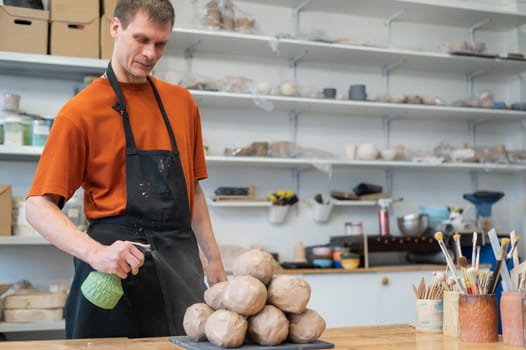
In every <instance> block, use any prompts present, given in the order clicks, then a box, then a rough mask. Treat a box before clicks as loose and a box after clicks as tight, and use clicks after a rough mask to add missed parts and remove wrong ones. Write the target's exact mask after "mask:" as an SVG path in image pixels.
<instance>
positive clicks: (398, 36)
mask: <svg viewBox="0 0 526 350" xmlns="http://www.w3.org/2000/svg"><path fill="white" fill-rule="evenodd" d="M173 2H174V4H175V6H176V11H177V18H176V26H177V27H181V28H189V27H192V26H193V23H194V7H195V6H196V4H203V3H204V2H202V1H201V2H193V1H186V0H175V1H173ZM237 6H238V10H239V11H243V12H245V13H247V14H249V15H254V16H256V19H257V30H258V34H262V35H276V34H279V33H290V32H291V30H292V21H291V19H292V17H291V13H290V10H289V9H287V8H285V7H271V6H265V5H257V4H250V3H242V2H240V3H238V4H237ZM300 30H301V31H302V32H304V33H312V32H313V31H316V30H323V31H324V32H325V33H326V34H327V35H329V36H331V37H351V38H355V39H362V40H368V41H370V42H372V43H377V44H387V42H386V38H387V31H386V27H385V25H384V24H383V21H382V20H380V19H372V18H359V17H353V16H344V15H338V14H327V13H312V12H306V13H303V14H302V15H301V25H300ZM466 38H467V29H466V28H448V27H441V26H437V25H423V24H414V23H403V22H395V23H394V24H393V32H392V43H391V44H392V45H393V46H394V47H398V48H412V49H416V50H425V51H433V50H434V51H439V50H440V44H441V43H443V42H445V41H448V40H454V39H466ZM476 38H477V40H481V41H485V42H486V43H487V45H488V50H489V51H490V52H502V51H516V50H517V49H518V47H519V39H520V40H521V41H522V40H523V35H522V32H521V31H517V30H514V31H510V32H506V33H491V32H485V31H483V30H481V31H478V32H477V34H476ZM521 46H522V45H521ZM192 63H193V65H192V67H193V71H194V72H198V73H200V74H203V75H205V76H209V77H212V78H223V77H225V76H227V75H239V76H244V77H248V78H251V79H253V80H254V81H256V82H258V81H267V82H270V83H272V84H273V85H274V86H276V85H277V84H279V83H280V82H281V81H282V79H284V78H287V77H288V76H289V69H288V62H287V57H277V58H276V59H258V58H257V57H234V56H231V55H225V54H215V55H202V54H200V53H199V51H197V52H196V53H195V55H194V60H193V62H192ZM185 67H186V65H185V61H184V59H183V58H182V55H181V52H177V53H176V55H175V56H174V55H173V54H171V53H169V54H168V55H167V56H166V57H165V58H163V61H161V62H160V63H159V65H158V69H157V70H156V74H157V75H158V76H159V77H161V78H166V79H168V80H173V79H174V78H173V77H174V76H175V75H176V73H177V72H181V71H184V70H185ZM297 73H298V78H299V80H300V82H301V83H304V84H307V85H309V86H313V87H316V88H323V87H327V86H331V87H336V88H337V89H338V92H339V93H342V94H343V95H344V96H346V95H347V90H348V87H349V85H351V84H356V83H365V84H367V91H368V94H369V97H372V98H374V97H376V96H377V95H380V94H383V93H384V82H383V78H382V75H381V68H380V67H377V68H364V67H357V66H353V65H352V62H349V65H334V64H324V63H321V62H320V63H316V64H314V63H303V62H301V61H300V63H299V66H298V72H297ZM521 84H522V82H521V79H519V78H518V77H517V78H511V79H501V78H497V77H495V76H494V75H491V74H487V75H484V76H482V77H479V78H477V79H475V84H474V89H473V90H474V92H479V91H481V90H484V89H490V90H491V91H492V92H493V93H494V95H495V97H496V99H497V100H504V101H506V102H508V103H511V102H515V101H519V100H520V99H521V97H523V96H522V95H523V91H524V90H523V88H522V85H521ZM80 85H81V82H71V81H67V80H56V81H55V80H50V79H46V80H42V79H35V78H28V77H21V78H18V77H17V78H14V77H11V76H0V90H2V91H4V90H5V91H12V92H15V93H20V94H21V95H22V101H21V109H22V110H25V111H28V112H32V113H40V114H43V115H54V114H55V113H56V112H57V111H58V110H59V109H60V107H61V105H62V104H63V103H64V102H65V101H66V100H67V99H68V98H70V97H71V96H72V95H73V92H74V89H75V88H76V87H78V86H80ZM28 86H29V87H30V88H28ZM390 87H391V90H390V92H391V93H405V94H420V95H437V96H440V97H442V98H443V99H445V100H446V101H447V102H452V101H454V100H457V99H460V98H464V97H466V84H465V77H464V76H463V75H458V74H452V73H448V72H443V73H440V74H438V73H433V74H431V73H426V72H415V71H411V67H405V66H403V67H401V68H399V69H397V70H395V71H394V72H393V73H392V74H391V79H390ZM201 114H202V119H203V132H204V137H205V139H206V141H207V143H208V145H209V146H210V154H212V155H220V154H222V153H223V150H224V148H225V147H227V146H246V145H248V144H250V143H251V142H252V141H280V140H290V139H291V132H290V126H289V117H288V115H287V114H286V113H282V112H265V111H263V110H261V109H258V108H256V107H254V108H252V109H246V110H227V109H219V108H217V109H211V108H202V109H201ZM391 127H392V130H391V131H392V132H391V145H397V144H403V145H404V146H406V147H407V148H408V149H411V150H423V151H432V150H433V148H434V147H436V146H437V145H438V144H439V143H440V142H447V143H449V144H451V145H453V146H455V147H461V146H462V145H463V144H464V143H467V142H469V134H468V127H467V124H466V123H465V122H460V121H459V122H457V121H454V120H448V121H431V120H429V121H427V120H409V119H396V120H394V121H392V123H391ZM384 141H385V139H384V134H383V130H382V123H381V120H380V119H378V118H368V117H365V116H359V115H353V114H352V111H349V115H348V116H343V115H318V114H309V113H306V114H301V115H299V117H298V127H297V142H298V144H299V145H301V146H303V147H308V148H317V149H321V150H324V151H329V152H333V153H334V154H336V155H337V156H339V157H341V158H343V156H344V153H343V147H344V145H345V144H346V143H357V144H360V143H375V144H376V145H377V146H378V147H380V148H383V147H384ZM476 143H477V145H493V144H504V145H506V147H507V148H508V149H521V148H524V140H523V127H522V124H521V123H519V122H511V123H506V124H502V125H501V124H498V123H496V122H491V121H489V122H487V123H484V124H481V125H479V126H478V127H477V137H476ZM34 167H35V164H34V163H31V162H6V161H2V162H0V182H10V183H13V185H14V192H15V194H16V195H23V194H24V193H25V192H26V191H27V188H28V186H29V183H30V181H31V178H32V172H33V171H34ZM209 175H210V177H209V179H208V180H205V181H203V183H202V184H203V186H204V188H205V190H206V192H207V193H208V194H210V195H211V194H212V193H213V190H214V189H215V188H217V187H219V186H247V185H249V184H254V185H255V187H256V194H257V196H258V197H264V196H266V194H267V193H270V192H272V191H274V190H276V189H278V188H293V186H294V174H293V172H292V171H290V170H284V169H264V168H255V169H249V168H246V167H243V166H235V167H210V168H209ZM360 182H369V183H375V184H380V185H383V186H384V187H385V185H386V183H385V173H384V172H383V171H382V170H367V169H356V170H349V169H347V170H335V171H334V172H333V173H332V174H327V173H324V172H322V171H317V170H309V171H306V172H302V173H301V175H300V183H299V196H300V198H301V199H302V201H301V202H300V203H299V205H298V206H297V208H296V209H297V210H295V211H294V212H293V213H291V214H292V215H289V217H288V220H287V222H286V223H285V224H284V225H279V226H277V225H272V224H270V223H269V222H268V220H267V211H266V209H263V208H240V209H228V208H211V209H210V212H211V216H212V220H213V224H214V228H215V231H216V236H217V239H218V241H219V243H220V244H238V245H243V246H245V247H248V246H249V245H251V244H257V245H261V246H263V247H264V248H265V249H267V250H269V251H273V252H278V253H279V255H280V258H281V260H283V261H286V260H290V259H292V257H293V256H292V253H293V247H294V243H295V242H297V241H302V242H303V243H304V244H305V245H307V246H308V245H314V244H325V243H327V242H328V240H329V237H330V236H334V235H341V234H343V232H344V223H345V222H346V221H350V220H362V221H363V222H364V229H365V231H366V232H367V233H370V234H377V233H378V223H377V218H376V208H368V209H367V208H335V210H334V212H333V214H332V217H331V220H330V222H329V223H327V224H316V223H314V221H313V220H312V212H311V209H310V207H309V205H308V200H309V199H310V198H312V196H313V195H314V194H316V193H323V194H325V195H327V194H328V193H329V192H330V191H331V190H341V191H350V190H351V189H352V188H353V187H354V186H355V185H357V184H358V183H360ZM523 182H524V181H523V178H522V176H520V175H495V174H481V175H479V177H478V185H479V189H484V190H502V191H504V192H506V195H505V197H504V198H503V199H502V200H501V201H500V202H499V203H498V204H497V205H495V207H494V210H493V213H494V220H495V226H496V227H497V228H498V230H499V231H503V232H506V231H510V230H512V229H516V230H518V232H520V231H522V227H523V216H524V215H523V211H524V196H523V193H522V192H523V190H524V184H523ZM393 185H394V188H393V193H392V196H393V197H404V201H403V202H401V203H399V204H396V205H395V206H394V208H393V211H392V217H391V227H392V228H393V231H395V234H396V231H397V229H396V223H395V218H396V216H399V215H404V214H408V213H412V212H416V211H418V208H419V206H420V205H453V204H458V205H461V206H466V205H467V204H468V203H467V202H466V201H464V200H463V199H462V194H463V193H467V192H472V190H473V189H472V183H471V176H470V174H469V173H467V172H463V171H432V170H419V171H417V170H415V171H413V170H403V171H395V172H394V175H393Z"/></svg>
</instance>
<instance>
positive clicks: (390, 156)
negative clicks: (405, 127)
mask: <svg viewBox="0 0 526 350" xmlns="http://www.w3.org/2000/svg"><path fill="white" fill-rule="evenodd" d="M380 154H381V155H382V159H383V160H394V159H395V158H396V155H397V150H396V149H394V148H390V149H384V150H382V151H381V152H380Z"/></svg>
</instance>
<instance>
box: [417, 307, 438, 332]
mask: <svg viewBox="0 0 526 350" xmlns="http://www.w3.org/2000/svg"><path fill="white" fill-rule="evenodd" d="M443 314H444V303H443V301H442V300H441V299H440V300H439V299H417V300H416V322H415V330H417V331H421V332H437V333H438V332H442V318H443Z"/></svg>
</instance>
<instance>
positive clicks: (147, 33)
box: [111, 11, 172, 83]
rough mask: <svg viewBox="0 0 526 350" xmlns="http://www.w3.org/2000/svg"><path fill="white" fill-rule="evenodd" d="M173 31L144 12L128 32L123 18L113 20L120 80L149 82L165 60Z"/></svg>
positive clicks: (135, 19) (112, 29)
mask: <svg viewBox="0 0 526 350" xmlns="http://www.w3.org/2000/svg"><path fill="white" fill-rule="evenodd" d="M171 31H172V27H171V25H170V24H160V23H155V22H151V21H150V20H149V19H148V16H147V14H145V13H144V12H142V11H139V12H137V15H136V16H135V18H134V19H133V20H132V21H131V22H130V23H129V24H128V27H126V29H124V28H123V26H122V23H121V22H120V21H119V19H117V18H113V20H112V23H111V34H112V36H113V38H114V39H115V48H114V50H113V56H112V62H113V69H114V70H115V74H116V75H117V77H118V79H119V81H121V82H129V83H139V82H144V81H146V77H147V76H148V74H150V72H151V71H152V69H153V67H154V66H155V64H156V63H157V61H158V60H159V59H160V58H161V57H162V55H163V53H164V50H165V48H166V45H167V43H168V40H169V39H170V33H171Z"/></svg>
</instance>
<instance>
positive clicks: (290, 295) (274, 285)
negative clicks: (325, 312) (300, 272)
mask: <svg viewBox="0 0 526 350" xmlns="http://www.w3.org/2000/svg"><path fill="white" fill-rule="evenodd" d="M310 294H311V289H310V286H309V284H308V283H307V281H305V280H304V279H303V278H299V277H295V276H289V275H280V276H275V277H274V278H273V279H272V281H271V282H270V285H269V286H268V299H269V301H270V302H271V303H272V304H273V305H275V306H277V307H278V308H279V309H280V310H282V311H284V312H290V313H294V314H300V313H302V312H304V311H305V309H306V308H307V304H308V302H309V299H310Z"/></svg>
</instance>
